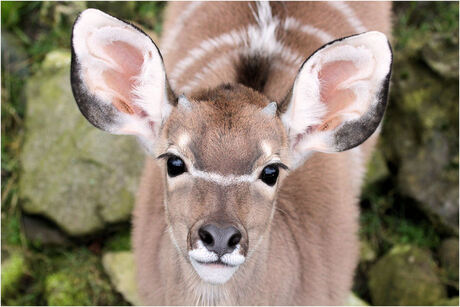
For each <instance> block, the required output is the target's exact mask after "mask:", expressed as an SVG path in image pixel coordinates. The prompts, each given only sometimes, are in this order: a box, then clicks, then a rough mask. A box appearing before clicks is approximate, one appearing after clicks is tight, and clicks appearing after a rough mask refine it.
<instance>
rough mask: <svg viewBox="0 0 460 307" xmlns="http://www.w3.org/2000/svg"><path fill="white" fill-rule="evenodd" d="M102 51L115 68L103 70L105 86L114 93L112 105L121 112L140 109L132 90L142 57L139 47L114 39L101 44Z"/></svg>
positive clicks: (136, 111)
mask: <svg viewBox="0 0 460 307" xmlns="http://www.w3.org/2000/svg"><path fill="white" fill-rule="evenodd" d="M103 49H104V52H105V53H106V54H107V55H108V56H109V57H110V58H111V60H112V61H113V62H115V63H116V64H117V65H118V67H117V69H107V70H106V71H104V73H103V76H104V81H105V82H106V84H107V86H108V87H109V88H110V89H112V90H113V91H114V93H116V98H115V99H114V101H113V104H114V106H115V107H116V108H117V109H118V110H120V111H121V112H125V113H129V114H133V113H138V112H139V111H140V110H139V108H138V107H136V106H135V104H134V102H133V98H134V97H133V93H132V90H133V88H134V85H135V81H136V80H135V79H136V77H137V76H139V75H140V73H141V70H142V64H143V62H144V57H143V55H142V53H141V52H140V50H139V49H137V48H135V47H133V46H132V45H130V44H128V43H125V42H122V41H114V42H112V43H111V44H107V45H105V46H103Z"/></svg>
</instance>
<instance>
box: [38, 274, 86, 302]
mask: <svg viewBox="0 0 460 307" xmlns="http://www.w3.org/2000/svg"><path fill="white" fill-rule="evenodd" d="M87 288H88V283H87V281H86V280H83V279H81V278H78V277H77V276H74V275H72V274H69V272H64V271H60V272H57V273H54V274H51V275H49V276H47V277H46V280H45V297H46V302H47V304H48V305H50V306H72V305H78V306H82V305H92V304H91V298H90V294H89V292H88V291H86V289H87Z"/></svg>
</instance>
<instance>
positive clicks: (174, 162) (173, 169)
mask: <svg viewBox="0 0 460 307" xmlns="http://www.w3.org/2000/svg"><path fill="white" fill-rule="evenodd" d="M166 165H167V167H168V175H169V177H176V176H179V175H180V174H183V173H185V172H186V171H187V168H186V167H185V163H184V161H183V160H182V159H181V158H179V157H178V156H172V157H169V158H168V161H167V162H166Z"/></svg>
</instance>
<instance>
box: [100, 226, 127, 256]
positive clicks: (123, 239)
mask: <svg viewBox="0 0 460 307" xmlns="http://www.w3.org/2000/svg"><path fill="white" fill-rule="evenodd" d="M104 250H106V251H111V252H119V251H129V250H131V231H130V229H125V230H122V231H120V232H117V233H115V234H114V235H112V236H110V238H109V239H107V241H106V242H105V246H104Z"/></svg>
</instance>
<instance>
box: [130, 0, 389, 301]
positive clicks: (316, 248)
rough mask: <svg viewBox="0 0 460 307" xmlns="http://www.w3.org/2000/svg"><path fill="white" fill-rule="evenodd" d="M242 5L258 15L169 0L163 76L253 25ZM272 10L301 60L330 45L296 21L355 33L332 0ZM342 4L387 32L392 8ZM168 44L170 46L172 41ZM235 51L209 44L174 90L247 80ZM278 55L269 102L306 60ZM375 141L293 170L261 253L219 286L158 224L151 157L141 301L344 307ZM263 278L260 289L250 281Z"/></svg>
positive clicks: (141, 225) (160, 213)
mask: <svg viewBox="0 0 460 307" xmlns="http://www.w3.org/2000/svg"><path fill="white" fill-rule="evenodd" d="M248 6H250V7H252V8H253V10H254V12H257V7H256V6H255V5H254V4H252V5H249V4H248V3H244V2H237V3H236V2H225V3H224V2H218V3H203V4H194V3H182V2H175V3H171V4H169V6H168V10H167V12H166V20H165V28H164V37H163V39H162V42H166V44H167V45H166V46H165V47H166V48H167V49H165V50H162V45H161V44H160V50H162V51H163V55H164V60H165V65H166V70H167V71H168V72H169V73H170V74H171V73H173V72H174V71H178V70H177V67H178V66H177V64H178V63H180V61H181V60H182V61H183V60H184V59H185V58H187V56H189V55H188V53H187V52H185V51H188V50H190V49H193V48H200V44H201V43H202V42H203V41H205V40H207V39H210V38H216V37H219V36H221V35H222V34H223V33H228V32H231V31H235V30H236V32H238V31H239V30H240V29H247V27H248V26H250V25H257V21H256V20H255V18H254V16H253V12H252V11H251V10H249V9H248ZM270 6H271V9H272V14H273V15H272V16H273V19H272V20H275V19H277V18H279V20H280V22H279V26H278V28H277V29H278V30H277V35H276V37H277V38H280V41H281V42H283V43H284V45H285V46H287V47H288V48H289V49H290V50H291V51H292V52H295V53H297V54H301V55H304V54H311V53H312V52H313V51H314V50H316V49H317V48H319V47H320V46H321V45H323V44H324V43H325V42H326V41H323V40H322V39H321V38H319V37H318V35H311V34H307V33H304V32H302V30H300V29H299V28H301V26H297V24H296V22H295V21H294V18H295V20H297V21H298V23H299V24H301V25H314V26H315V27H316V28H318V29H324V31H325V32H329V34H330V35H331V36H333V39H335V38H338V37H342V36H347V35H350V34H353V33H355V32H357V31H358V30H359V29H356V28H355V27H354V25H352V24H350V22H349V21H348V20H347V17H346V14H345V13H344V12H340V9H338V8H336V7H335V6H334V5H331V4H328V3H322V2H314V3H302V2H296V3H290V2H285V3H271V4H270ZM348 6H349V7H350V8H352V9H353V10H354V12H355V14H356V15H357V17H358V18H359V19H357V20H356V22H359V21H361V23H362V26H363V27H366V28H367V29H368V30H371V29H372V30H380V31H383V32H386V33H389V30H390V22H389V15H390V5H389V4H388V3H356V4H352V3H351V4H350V3H349V4H348ZM190 11H191V13H189V14H190V15H186V16H184V15H185V14H184V12H190ZM290 17H291V18H292V19H291V23H292V24H293V25H292V26H291V25H288V27H285V28H287V29H289V30H283V25H285V24H287V23H286V18H290ZM214 18H215V19H214ZM181 24H182V25H183V26H182V27H181V28H180V25H181ZM295 26H296V27H295ZM178 28H180V31H177V29H178ZM168 35H170V36H173V37H174V38H170V37H169V36H168ZM170 41H172V42H174V43H171V44H168V42H170ZM235 47H237V46H235V45H233V44H224V43H222V45H221V46H219V47H216V48H212V49H211V48H210V49H209V50H210V51H209V52H207V53H206V55H205V56H203V57H201V58H200V59H198V60H195V61H194V62H193V64H191V65H189V66H188V68H186V69H184V70H183V72H182V73H181V74H180V75H179V76H178V77H177V79H175V80H174V82H171V83H174V85H175V87H176V88H177V89H179V90H178V92H181V90H182V91H184V92H186V93H193V92H199V91H200V89H203V88H213V87H215V86H218V85H219V84H222V83H227V82H236V81H238V80H239V79H244V78H245V76H238V73H241V72H240V71H238V66H239V63H240V62H241V61H242V60H241V55H240V54H239V53H238V52H234V51H235V49H237V48H235ZM203 50H205V48H203ZM164 51H167V53H166V54H165V53H164ZM281 52H283V51H281ZM223 54H224V56H222V55H223ZM283 57H284V56H283V54H281V53H280V54H279V55H278V56H277V58H276V60H274V61H273V63H272V65H271V66H270V68H269V69H270V70H271V71H270V73H268V74H267V76H268V78H267V80H266V81H265V82H259V84H258V86H260V83H264V84H263V85H262V86H260V88H259V89H260V90H262V91H263V92H264V93H266V94H267V96H269V97H270V98H272V99H273V100H275V101H279V100H281V99H282V98H283V97H285V96H286V95H287V92H288V91H289V88H290V86H292V83H293V81H294V79H295V76H296V72H297V70H298V69H299V67H300V65H301V63H302V61H303V59H302V58H299V59H297V58H294V60H293V61H292V62H290V63H289V62H288V63H286V61H285V60H284V58H283ZM216 63H217V64H216ZM213 65H214V66H213ZM206 68H209V70H206ZM203 72H205V73H203ZM200 74H201V76H202V78H200ZM197 76H198V77H197ZM170 81H172V80H170ZM248 83H249V82H248ZM190 84H191V85H192V86H191V87H190ZM249 85H251V84H249ZM192 97H193V94H192ZM376 138H377V135H376V134H375V135H374V136H373V137H371V138H370V139H368V140H367V141H366V142H365V143H364V144H362V145H360V146H359V147H357V148H355V149H353V150H351V151H347V152H343V153H338V154H332V155H331V154H323V153H315V154H314V155H312V156H311V157H310V158H309V159H308V162H307V163H305V164H304V165H303V166H302V167H300V168H299V169H297V170H295V171H294V172H292V173H291V174H290V175H289V176H288V177H287V178H286V180H285V181H284V183H283V186H282V187H281V189H280V192H279V196H278V201H277V209H276V211H275V213H274V218H273V223H272V225H271V230H270V231H269V233H268V234H267V236H265V237H264V238H263V241H262V242H261V243H260V245H261V246H263V247H264V248H259V249H258V250H257V251H256V253H258V255H257V257H256V256H255V255H253V256H254V257H253V258H252V259H253V260H248V261H249V262H248V263H246V264H245V267H244V268H242V269H240V270H239V271H238V272H237V273H235V275H234V277H233V278H232V279H231V280H230V281H229V282H228V283H227V284H225V285H224V286H220V285H219V286H214V285H211V286H210V285H207V284H206V283H204V282H202V281H201V280H199V278H196V277H194V274H195V273H194V272H193V270H192V269H191V268H189V267H188V266H187V264H186V263H184V262H185V260H184V259H183V258H181V257H179V256H178V255H177V251H176V250H175V248H174V246H173V243H172V242H171V240H170V238H169V235H168V232H167V225H166V223H165V222H164V221H165V216H164V210H163V198H162V195H163V193H164V192H163V185H162V181H163V179H162V177H161V176H160V171H159V168H158V166H157V164H156V162H155V161H154V160H153V159H151V158H148V159H147V162H146V168H145V172H144V175H143V177H142V182H141V186H140V188H139V194H138V200H137V205H136V208H135V212H134V220H133V225H134V227H135V228H134V232H133V242H134V248H135V256H136V262H137V263H138V276H139V280H138V287H139V289H140V291H141V295H142V296H143V297H144V298H145V299H146V300H145V301H146V302H147V303H149V304H160V305H161V304H173V305H176V304H178V305H180V304H195V303H204V304H230V305H239V304H243V305H284V304H287V305H295V304H301V305H305V304H307V305H324V304H342V303H343V302H344V300H345V298H346V296H347V295H348V291H349V290H350V288H351V284H352V278H353V272H354V269H355V267H356V264H357V261H358V248H359V242H358V237H357V230H358V214H359V213H358V197H359V194H360V185H361V181H362V178H363V176H364V172H365V165H366V161H367V159H368V158H369V155H370V152H371V150H372V147H373V146H374V144H375V141H376ZM152 221H155V222H152ZM281 247H282V248H281ZM262 280H263V281H264V282H263V284H260V283H257V282H255V281H262ZM185 289H187V290H185ZM184 290H185V291H184Z"/></svg>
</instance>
